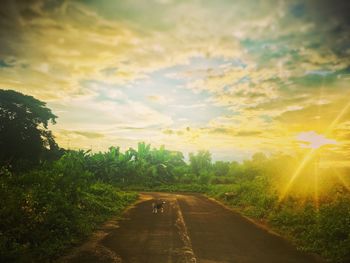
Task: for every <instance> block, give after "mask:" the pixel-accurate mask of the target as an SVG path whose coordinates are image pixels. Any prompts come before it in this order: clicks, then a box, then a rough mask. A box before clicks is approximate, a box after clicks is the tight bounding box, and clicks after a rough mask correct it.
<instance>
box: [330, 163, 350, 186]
mask: <svg viewBox="0 0 350 263" xmlns="http://www.w3.org/2000/svg"><path fill="white" fill-rule="evenodd" d="M332 170H333V172H334V173H335V175H336V176H337V178H338V180H339V181H340V182H341V183H342V184H343V186H344V187H345V188H346V189H347V190H348V191H350V185H349V183H348V182H347V181H345V179H344V178H343V176H341V175H340V173H339V172H338V171H337V170H336V169H334V168H332Z"/></svg>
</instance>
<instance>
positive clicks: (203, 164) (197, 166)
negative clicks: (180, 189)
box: [189, 150, 211, 176]
mask: <svg viewBox="0 0 350 263" xmlns="http://www.w3.org/2000/svg"><path fill="white" fill-rule="evenodd" d="M189 159H190V167H191V171H192V173H194V174H195V175H197V176H199V175H200V174H201V173H208V172H209V171H210V170H211V154H210V152H209V151H203V150H202V151H198V153H197V155H195V154H193V153H190V154H189Z"/></svg>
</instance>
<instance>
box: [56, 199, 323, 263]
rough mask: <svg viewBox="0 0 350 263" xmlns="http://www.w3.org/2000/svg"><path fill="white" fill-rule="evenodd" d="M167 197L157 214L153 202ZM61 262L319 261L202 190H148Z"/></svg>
mask: <svg viewBox="0 0 350 263" xmlns="http://www.w3.org/2000/svg"><path fill="white" fill-rule="evenodd" d="M154 199H162V200H164V201H165V202H166V204H165V210H164V213H157V214H152V202H153V200H154ZM60 262H67V263H75V262H85V263H90V262H91V263H92V262H96V263H109V262H118V263H120V262H123V263H185V262H193V263H228V262H233V263H245V262H252V263H254V262H259V263H262V262H268V263H274V262H276V263H289V262H290V263H292V262H294V263H313V262H320V260H319V259H316V258H315V257H313V256H311V255H308V254H305V253H302V252H300V251H297V250H296V248H295V247H293V246H292V245H291V244H289V243H288V242H287V241H285V240H284V239H283V238H281V237H279V236H277V235H274V234H271V233H269V232H268V231H266V230H264V229H263V228H261V227H259V226H257V225H255V224H254V223H252V222H250V221H249V220H247V219H246V218H244V217H242V216H241V215H239V214H237V213H235V212H233V211H231V210H230V209H227V208H225V207H224V206H222V205H220V204H218V203H217V202H215V201H212V200H210V199H207V198H206V197H204V196H202V195H197V194H195V195H185V194H168V193H144V194H142V195H141V201H140V202H139V203H137V204H136V205H135V206H134V207H133V208H131V209H129V210H128V211H127V212H126V213H125V214H124V215H123V218H122V219H121V220H118V222H114V223H113V222H112V223H110V224H109V225H106V226H104V228H103V229H101V230H100V231H99V232H98V233H97V234H95V236H94V237H93V238H92V239H91V240H90V241H88V242H87V243H86V244H84V245H83V246H81V247H80V248H77V249H76V250H75V251H74V252H72V253H71V254H70V255H68V256H66V257H64V258H62V259H61V260H60Z"/></svg>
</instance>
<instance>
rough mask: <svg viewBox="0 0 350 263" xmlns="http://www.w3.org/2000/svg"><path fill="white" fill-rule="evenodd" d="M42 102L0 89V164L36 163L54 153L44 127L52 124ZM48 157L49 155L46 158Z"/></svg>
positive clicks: (50, 113)
mask: <svg viewBox="0 0 350 263" xmlns="http://www.w3.org/2000/svg"><path fill="white" fill-rule="evenodd" d="M56 118H57V116H55V115H54V114H53V113H52V112H51V110H50V109H49V108H47V107H46V103H45V102H42V101H40V100H37V99H35V98H34V97H32V96H28V95H24V94H22V93H19V92H16V91H13V90H0V163H1V164H9V165H17V164H19V163H20V162H22V163H23V162H26V163H28V164H31V165H33V164H36V163H38V162H39V161H40V160H41V159H43V158H44V157H47V156H48V153H50V154H51V156H52V152H53V151H57V150H58V146H57V144H56V143H55V140H54V138H53V136H52V133H51V131H49V130H48V128H47V126H48V124H49V122H51V123H53V124H54V123H56V122H55V119H56ZM50 154H49V155H50Z"/></svg>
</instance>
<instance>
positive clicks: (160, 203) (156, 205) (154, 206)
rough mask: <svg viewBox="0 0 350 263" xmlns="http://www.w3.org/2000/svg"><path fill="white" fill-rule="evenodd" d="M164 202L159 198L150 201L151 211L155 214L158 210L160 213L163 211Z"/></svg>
mask: <svg viewBox="0 0 350 263" xmlns="http://www.w3.org/2000/svg"><path fill="white" fill-rule="evenodd" d="M164 204H165V201H161V200H156V201H154V202H153V203H152V213H153V214H157V213H158V211H159V210H160V212H161V213H163V212H164Z"/></svg>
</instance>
